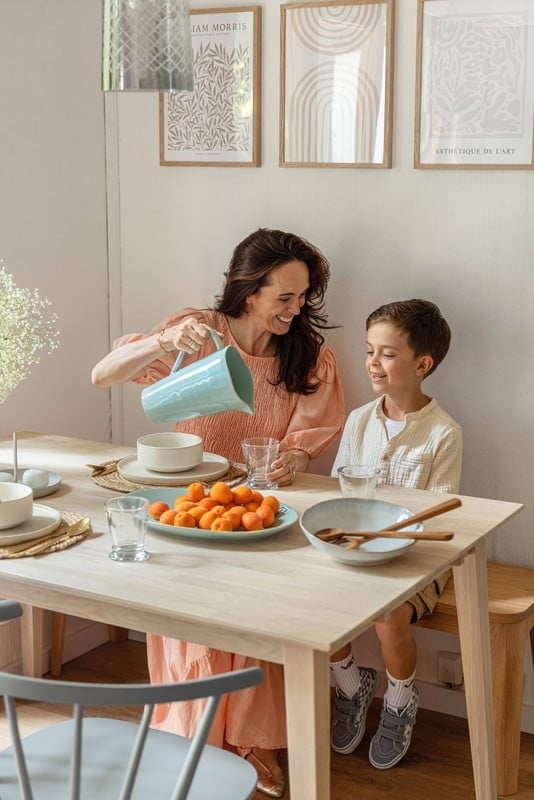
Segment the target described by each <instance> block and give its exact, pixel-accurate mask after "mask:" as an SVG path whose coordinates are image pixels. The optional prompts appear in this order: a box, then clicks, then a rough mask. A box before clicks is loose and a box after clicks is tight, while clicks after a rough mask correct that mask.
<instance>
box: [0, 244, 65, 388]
mask: <svg viewBox="0 0 534 800" xmlns="http://www.w3.org/2000/svg"><path fill="white" fill-rule="evenodd" d="M4 267H5V264H4V262H3V261H2V260H1V259H0V403H3V402H4V400H5V399H6V397H7V396H8V394H9V393H10V392H12V391H13V389H15V388H16V387H17V386H18V385H19V383H20V382H21V381H23V380H24V379H25V378H27V377H28V375H29V373H30V367H31V366H32V365H33V364H38V363H39V361H40V357H41V352H40V351H42V350H45V351H46V352H47V353H51V352H52V350H55V349H56V347H58V345H59V332H58V331H57V330H56V327H55V325H56V322H57V315H56V314H54V313H53V312H52V311H50V310H49V306H50V305H51V303H50V300H48V298H46V297H44V298H42V297H40V296H39V292H38V291H37V289H19V288H18V287H17V286H16V284H15V281H14V280H13V275H10V274H9V273H8V272H6V271H5V269H4Z"/></svg>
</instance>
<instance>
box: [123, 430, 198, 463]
mask: <svg viewBox="0 0 534 800" xmlns="http://www.w3.org/2000/svg"><path fill="white" fill-rule="evenodd" d="M203 454H204V451H203V449H202V439H201V438H200V436H195V434H193V433H174V432H171V433H148V434H147V435H146V436H140V437H139V439H138V440H137V458H138V460H139V461H140V462H141V464H142V465H143V466H144V467H145V469H149V470H152V471H153V472H185V470H187V469H193V467H196V466H198V464H200V462H201V461H202V456H203Z"/></svg>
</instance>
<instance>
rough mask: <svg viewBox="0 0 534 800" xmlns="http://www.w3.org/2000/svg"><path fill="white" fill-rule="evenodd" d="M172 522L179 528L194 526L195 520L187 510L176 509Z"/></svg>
mask: <svg viewBox="0 0 534 800" xmlns="http://www.w3.org/2000/svg"><path fill="white" fill-rule="evenodd" d="M174 524H175V525H178V526H179V527H180V528H195V527H196V522H195V519H194V517H192V516H191V514H189V513H188V512H187V511H178V512H177V514H176V516H175V518H174Z"/></svg>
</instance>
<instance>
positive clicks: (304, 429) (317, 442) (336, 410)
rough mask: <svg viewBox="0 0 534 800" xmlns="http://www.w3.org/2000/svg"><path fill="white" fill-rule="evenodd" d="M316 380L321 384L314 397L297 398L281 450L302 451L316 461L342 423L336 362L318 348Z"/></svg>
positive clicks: (340, 387) (341, 392)
mask: <svg viewBox="0 0 534 800" xmlns="http://www.w3.org/2000/svg"><path fill="white" fill-rule="evenodd" d="M315 378H316V379H317V380H318V381H319V382H320V385H319V388H318V389H317V391H316V392H315V393H314V394H308V395H304V394H301V395H299V396H298V400H297V404H296V406H295V409H294V411H293V414H292V415H291V419H290V420H289V425H288V427H287V431H286V435H285V436H284V438H283V439H282V441H281V442H280V449H281V450H303V451H304V452H305V453H307V454H308V455H309V456H310V458H318V457H319V456H320V455H321V453H323V452H324V451H325V450H327V448H328V447H329V446H330V445H331V444H332V443H333V442H334V441H335V440H336V438H337V437H338V436H339V434H340V432H341V430H342V428H343V423H344V421H345V402H344V398H343V387H342V385H341V378H340V376H339V372H338V368H337V363H336V358H335V356H334V354H333V352H332V351H331V350H329V349H328V348H327V347H323V348H321V352H320V354H319V359H318V362H317V369H316V373H315Z"/></svg>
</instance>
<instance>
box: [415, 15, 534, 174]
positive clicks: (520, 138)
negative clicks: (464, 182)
mask: <svg viewBox="0 0 534 800" xmlns="http://www.w3.org/2000/svg"><path fill="white" fill-rule="evenodd" d="M419 10H420V15H419V27H420V42H419V45H420V51H419V59H418V73H419V84H420V85H419V90H420V96H419V103H418V110H419V120H418V121H417V124H416V131H417V132H418V134H419V146H418V147H416V165H417V166H435V167H445V166H455V167H456V168H458V167H460V168H461V167H464V168H466V167H483V168H492V167H493V168H506V167H509V168H513V167H516V168H519V167H531V166H533V161H534V158H533V156H534V154H533V147H534V140H533V113H534V0H514V2H511V0H463V1H462V2H458V0H428V1H426V2H422V0H420V9H419ZM418 157H419V163H418V164H417V158H418Z"/></svg>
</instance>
